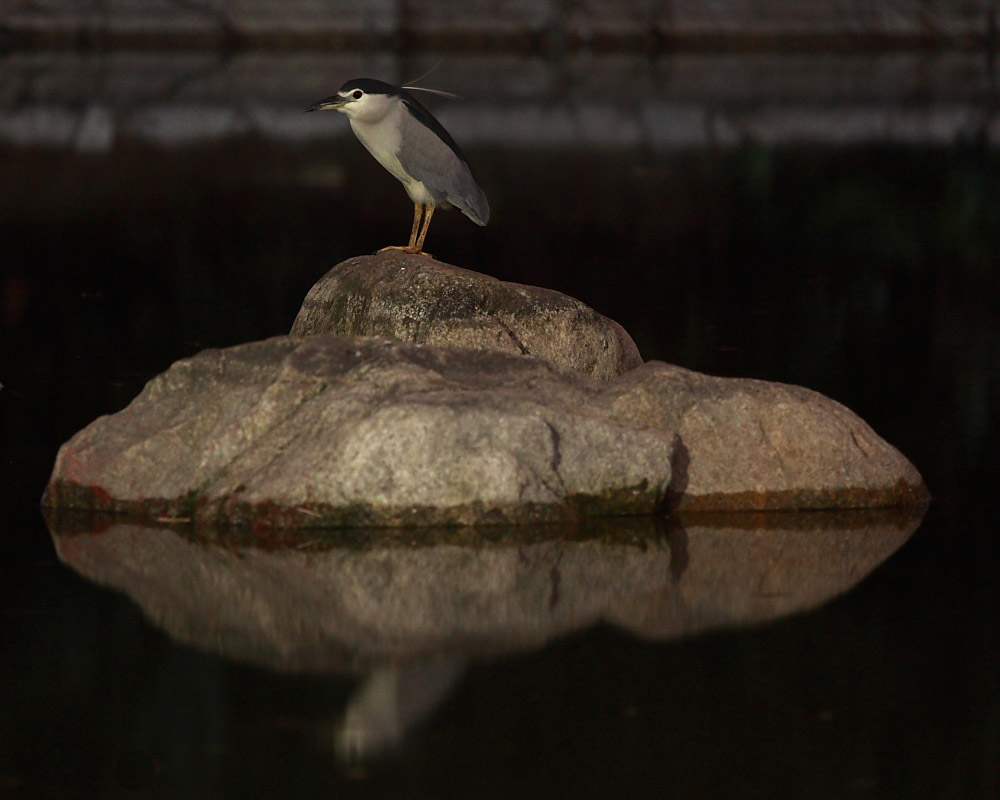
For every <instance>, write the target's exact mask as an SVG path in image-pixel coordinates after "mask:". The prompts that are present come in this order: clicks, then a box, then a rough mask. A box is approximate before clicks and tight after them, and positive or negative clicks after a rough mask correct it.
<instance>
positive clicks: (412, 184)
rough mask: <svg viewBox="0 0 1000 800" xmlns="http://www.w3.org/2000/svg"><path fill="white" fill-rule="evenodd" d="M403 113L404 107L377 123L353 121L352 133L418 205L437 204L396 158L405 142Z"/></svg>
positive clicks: (391, 112)
mask: <svg viewBox="0 0 1000 800" xmlns="http://www.w3.org/2000/svg"><path fill="white" fill-rule="evenodd" d="M403 113H404V112H403V107H402V104H400V105H399V106H397V107H396V108H394V109H392V110H391V111H389V113H388V114H386V115H385V116H384V117H382V118H381V119H380V120H378V121H377V122H364V121H362V120H360V119H355V118H352V119H351V129H352V130H353V131H354V135H355V136H357V137H358V140H359V141H360V142H361V144H363V145H364V146H365V148H366V149H367V150H368V152H369V153H371V154H372V155H373V156H374V157H375V160H376V161H378V163H379V164H381V165H382V166H383V167H385V168H386V169H387V170H389V172H390V173H392V175H393V176H394V177H395V178H396V180H398V181H399V182H400V183H402V184H403V186H404V187H406V193H407V194H408V195H409V196H410V199H411V200H412V201H413V202H414V203H427V202H433V201H432V200H431V198H430V195H429V194H428V192H427V190H426V189H425V188H424V185H423V184H422V183H421V182H420V181H418V180H415V179H413V178H412V177H410V176H409V175H407V174H406V171H405V170H404V169H403V165H402V164H400V163H399V158H398V157H397V155H396V154H397V153H398V152H399V146H400V143H401V141H402V139H401V131H402V125H401V124H400V123H401V116H400V115H401V114H403Z"/></svg>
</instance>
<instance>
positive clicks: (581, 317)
mask: <svg viewBox="0 0 1000 800" xmlns="http://www.w3.org/2000/svg"><path fill="white" fill-rule="evenodd" d="M331 333H332V334H339V335H345V336H389V337H391V338H393V339H399V340H402V341H407V342H417V343H421V344H443V345H453V346H456V347H465V348H476V347H490V348H493V349H496V350H502V351H504V352H508V353H516V354H519V355H533V356H538V357H539V358H544V359H546V360H547V361H551V362H552V363H553V364H556V365H557V366H559V367H562V368H563V369H569V370H573V371H575V372H581V373H584V374H587V375H592V376H593V377H595V378H601V379H604V380H607V379H609V378H614V377H616V376H617V375H620V374H622V373H624V372H628V371H629V370H631V369H634V368H635V367H637V366H639V365H640V364H642V358H641V356H640V355H639V350H638V348H637V347H636V346H635V342H633V341H632V338H631V337H630V336H629V335H628V333H626V332H625V329H624V328H622V326H621V325H619V324H618V323H617V322H615V321H614V320H610V319H608V318H607V317H604V316H602V315H600V314H598V313H597V312H596V311H594V310H593V309H592V308H590V307H589V306H587V305H586V304H584V303H581V302H580V301H579V300H576V299H574V298H572V297H568V296H567V295H564V294H561V293H560V292H556V291H552V290H551V289H542V288H539V287H535V286H523V285H521V284H518V283H506V282H504V281H500V280H497V279H496V278H492V277H490V276H488V275H481V274H479V273H477V272H472V271H470V270H466V269H461V268H460V267H454V266H451V265H450V264H444V263H442V262H440V261H435V260H433V259H430V258H426V257H424V256H417V255H410V254H407V253H402V252H399V251H389V252H386V253H381V254H379V255H374V256H358V257H356V258H351V259H348V260H347V261H344V262H342V263H340V264H338V265H337V266H335V267H334V268H333V269H331V270H330V271H329V272H328V273H327V274H326V275H324V276H323V277H322V278H321V279H320V280H319V281H318V282H317V283H316V285H315V286H313V288H312V289H311V290H310V291H309V294H308V295H307V296H306V299H305V302H303V304H302V308H301V310H300V311H299V314H298V316H297V317H296V318H295V323H294V324H293V325H292V330H291V335H292V336H310V335H314V334H331Z"/></svg>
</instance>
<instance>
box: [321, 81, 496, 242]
mask: <svg viewBox="0 0 1000 800" xmlns="http://www.w3.org/2000/svg"><path fill="white" fill-rule="evenodd" d="M407 88H410V89H411V90H415V87H407ZM422 91H430V90H422ZM306 110H307V111H327V110H331V111H340V112H341V113H343V114H346V115H347V117H348V119H350V121H351V128H352V129H353V130H354V134H355V136H357V137H358V139H360V140H361V144H363V145H364V146H365V147H366V148H367V149H368V152H369V153H371V154H372V155H373V156H375V160H376V161H378V163H379V164H381V165H382V166H383V167H385V168H386V169H387V170H389V172H391V173H392V174H393V175H394V176H395V178H396V179H397V180H398V181H400V182H401V183H402V184H403V186H404V187H405V188H406V193H407V194H408V195H409V196H410V200H412V201H413V228H412V230H411V231H410V242H409V244H407V245H406V246H405V247H404V246H399V245H397V246H392V247H383V248H382V249H381V250H379V252H380V253H381V252H383V251H385V250H404V251H405V252H407V253H423V249H424V239H425V238H426V237H427V229H428V228H429V227H430V224H431V217H432V216H434V209H435V208H436V207H437V206H443V207H446V208H447V207H448V206H454V207H455V208H457V209H459V210H460V211H461V212H462V213H463V214H465V216H467V217H468V218H469V219H471V220H472V221H473V222H475V223H476V224H477V225H485V224H486V223H487V222H489V219H490V204H489V203H488V202H487V200H486V195H485V194H484V193H483V190H482V189H480V188H479V184H478V183H476V179H475V178H473V177H472V171H471V170H470V169H469V162H468V161H466V160H465V156H463V155H462V151H461V150H459V149H458V145H457V144H455V140H454V139H452V138H451V135H450V134H449V133H448V131H446V130H445V129H444V127H442V125H441V123H440V122H438V121H437V120H436V119H434V117H433V116H432V115H431V113H430V112H429V111H428V110H427V109H426V108H424V107H423V106H422V105H420V103H419V102H418V101H417V99H416V98H415V97H414V96H413V95H412V94H410V92H408V91H407V89H406V88H403V87H400V86H393V85H392V84H390V83H383V82H382V81H377V80H373V79H372V78H357V79H355V80H352V81H348V82H347V83H345V84H344V85H343V86H341V87H340V91H338V92H337V93H336V94H335V95H333V96H332V97H327V98H326V99H325V100H320V101H319V102H318V103H313V105H311V106H309V108H308V109H306ZM421 218H422V220H423V224H422V225H421ZM424 255H426V253H424Z"/></svg>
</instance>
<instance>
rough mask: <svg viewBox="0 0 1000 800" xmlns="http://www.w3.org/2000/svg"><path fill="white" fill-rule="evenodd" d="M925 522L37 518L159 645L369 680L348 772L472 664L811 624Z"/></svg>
mask: <svg viewBox="0 0 1000 800" xmlns="http://www.w3.org/2000/svg"><path fill="white" fill-rule="evenodd" d="M923 511H924V508H923V506H912V507H905V508H896V509H875V510H866V511H854V512H829V513H828V512H806V513H767V514H765V513H760V514H753V513H749V514H748V513H745V514H728V515H727V514H714V515H697V516H695V515H690V516H686V517H684V518H683V519H682V520H673V519H660V518H629V519H624V520H623V519H618V520H610V521H594V522H587V523H585V524H584V523H581V524H580V526H578V527H566V526H546V527H541V528H539V527H519V528H493V529H460V528H455V529H441V530H433V531H428V530H420V531H416V530H380V531H372V530H368V531H360V532H359V531H357V530H354V531H327V532H317V531H315V530H313V531H308V532H295V533H290V532H279V533H277V534H268V535H267V536H268V538H266V539H261V538H259V537H255V536H254V535H253V534H251V533H249V532H247V531H245V530H244V531H240V530H205V529H203V528H198V529H188V528H178V527H177V526H173V527H167V526H162V527H156V526H151V525H139V524H132V523H128V522H124V521H108V520H96V521H95V520H94V519H93V518H90V519H89V520H87V521H82V520H70V521H66V520H65V519H63V518H59V519H53V520H51V521H50V524H51V527H52V530H53V539H54V542H55V546H56V550H57V552H58V554H59V557H60V559H61V560H62V561H63V562H64V563H66V564H67V565H69V566H70V567H72V568H73V569H74V570H75V571H77V572H79V573H80V574H81V575H83V576H85V577H86V578H88V579H90V580H92V581H94V582H96V583H99V584H102V585H104V586H109V587H113V588H115V589H118V590H121V591H124V592H125V593H126V594H127V595H128V596H129V597H130V598H131V599H132V600H133V601H134V602H135V603H137V604H138V605H139V606H140V608H141V609H142V610H143V612H144V613H145V615H146V616H147V617H148V618H149V620H150V621H151V622H152V623H153V624H154V625H156V626H157V627H160V628H162V629H163V630H165V631H166V632H167V633H168V634H169V635H170V636H171V637H172V638H173V639H175V640H177V641H179V642H182V643H185V644H189V645H193V646H195V647H198V648H200V649H203V650H207V651H210V652H213V653H217V654H220V655H222V656H225V657H227V658H231V659H235V660H238V661H241V662H246V663H251V664H254V665H258V666H263V667H266V668H269V669H273V670H278V671H283V672H299V673H301V672H311V673H337V674H360V675H365V676H366V680H365V681H364V682H363V683H362V684H361V685H360V687H359V688H358V689H357V690H356V691H355V693H354V695H353V696H352V698H351V700H350V701H349V703H348V707H347V709H346V710H345V711H344V712H342V713H341V714H340V715H339V721H338V723H337V724H336V725H335V726H334V735H333V742H334V744H335V745H336V747H337V750H338V752H339V753H340V755H341V756H343V757H349V758H364V757H369V756H371V755H374V754H376V753H378V752H381V751H384V750H386V749H388V748H391V747H392V746H394V745H395V744H397V743H399V742H400V741H401V740H402V739H403V737H404V736H405V734H406V732H407V731H408V730H410V729H412V728H413V727H414V726H415V725H416V724H417V723H419V722H420V720H421V719H423V718H425V717H426V716H427V715H428V714H429V713H430V712H431V711H433V709H434V708H435V707H436V706H437V705H438V704H439V703H440V702H441V701H443V700H444V698H445V697H447V695H448V694H449V692H450V690H451V688H452V687H453V686H454V685H455V684H456V682H457V681H458V679H459V678H460V677H461V675H462V673H463V671H464V669H465V666H466V664H467V663H469V662H470V661H473V660H476V659H483V658H488V657H490V656H493V655H496V654H500V653H504V652H516V651H521V650H526V649H532V648H537V647H540V646H542V645H543V644H544V643H545V642H547V641H549V640H551V639H552V638H554V637H556V636H560V635H562V634H566V633H569V632H571V631H576V630H581V629H583V628H586V627H589V626H592V625H594V624H597V623H600V622H604V623H609V624H612V625H615V626H619V627H621V628H624V629H626V630H628V631H631V632H632V633H634V634H636V635H639V636H642V637H645V638H648V639H654V640H665V639H670V638H674V637H678V636H683V635H688V634H693V633H697V632H699V631H706V630H710V629H714V628H722V627H729V626H745V625H753V624H759V623H763V622H766V621H767V620H771V619H775V618H777V617H781V616H784V615H787V614H791V613H794V612H798V611H804V610H807V609H810V608H814V607H816V606H818V605H820V604H822V603H823V602H825V601H827V600H829V599H830V598H832V597H834V596H836V595H837V594H840V593H842V592H844V591H846V590H847V589H849V588H851V587H852V586H854V585H855V584H857V583H858V582H859V581H860V580H861V579H862V578H864V577H865V576H866V575H867V574H868V573H870V572H871V571H872V570H873V569H874V568H875V567H876V566H877V565H878V564H880V563H881V562H882V561H884V560H885V559H886V558H887V557H888V556H889V555H890V554H891V553H893V552H894V551H895V550H896V549H898V548H899V547H900V546H901V545H902V544H903V543H904V542H905V541H906V540H907V538H908V537H909V536H910V535H911V534H912V533H913V531H914V530H915V529H916V528H917V526H918V525H919V523H920V519H921V518H922V516H923Z"/></svg>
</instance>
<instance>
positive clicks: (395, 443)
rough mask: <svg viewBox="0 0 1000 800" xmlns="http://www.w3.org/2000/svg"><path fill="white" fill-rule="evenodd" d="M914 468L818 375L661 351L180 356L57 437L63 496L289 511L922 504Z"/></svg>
mask: <svg viewBox="0 0 1000 800" xmlns="http://www.w3.org/2000/svg"><path fill="white" fill-rule="evenodd" d="M926 496H927V494H926V489H925V488H924V486H923V483H922V481H921V478H920V475H919V474H918V473H917V471H916V470H915V469H914V468H913V466H912V465H911V464H910V463H909V462H908V461H907V460H906V459H905V458H904V457H903V456H902V455H901V454H900V453H899V452H898V451H897V450H896V449H895V448H893V447H892V446H891V445H889V444H888V443H886V442H885V441H883V440H882V439H881V438H879V437H878V435H877V434H875V432H874V431H872V429H871V428H870V427H868V425H866V424H865V423H864V422H863V421H862V420H860V419H859V418H858V417H857V416H856V415H854V414H852V413H851V412H850V411H848V410H847V409H846V408H844V407H843V406H841V405H839V404H838V403H836V402H834V401H832V400H829V399H828V398H825V397H823V396H822V395H819V394H816V393H815V392H811V391H808V390H806V389H801V388H798V387H792V386H784V385H781V384H773V383H766V382H762V381H750V380H738V379H725V378H713V377H709V376H706V375H699V374H697V373H693V372H690V371H688V370H684V369H681V368H679V367H672V366H669V365H667V364H662V363H658V362H650V363H648V364H645V365H643V366H641V367H639V368H637V369H635V370H632V371H631V372H629V373H627V374H626V375H623V376H622V377H620V378H617V379H613V380H607V381H601V380H597V379H595V378H591V377H588V376H585V375H580V374H577V373H572V372H568V371H563V370H560V369H558V368H556V367H555V366H554V365H553V364H551V363H549V362H547V361H543V360H541V359H538V358H534V357H531V356H521V355H511V354H507V353H503V352H500V351H497V350H493V349H482V350H471V349H464V348H456V347H445V346H438V347H431V346H425V345H421V344H412V343H404V342H397V341H392V340H389V339H384V338H369V337H338V336H309V337H291V336H285V337H276V338H273V339H268V340H266V341H262V342H255V343H251V344H246V345H240V346H238V347H232V348H228V349H226V350H207V351H204V352H202V353H200V354H198V355H196V356H194V357H192V358H189V359H185V360H183V361H179V362H177V363H176V364H174V365H173V366H172V367H171V368H170V369H169V370H167V371H166V372H165V373H163V374H162V375H159V376H157V377H156V378H154V379H153V380H152V381H150V382H149V383H148V384H147V385H146V387H145V388H144V389H143V391H142V392H141V393H140V395H139V396H138V397H137V398H136V399H135V400H134V401H133V402H132V403H131V404H130V405H129V406H128V407H127V408H126V409H124V410H123V411H120V412H119V413H117V414H114V415H112V416H109V417H102V418H100V419H98V420H96V421H94V422H93V423H91V424H90V425H89V426H88V427H87V428H85V429H84V430H82V431H81V432H79V433H78V434H77V435H76V436H74V437H73V438H72V439H71V440H70V441H69V442H67V443H66V444H65V445H63V447H62V448H61V449H60V451H59V455H58V457H57V459H56V464H55V468H54V470H53V474H52V478H51V481H50V483H49V486H48V488H47V490H46V495H45V499H44V502H45V504H46V505H49V506H58V507H82V508H97V509H109V510H117V511H126V512H131V513H135V514H138V515H141V516H144V517H147V518H148V517H157V516H170V517H182V518H184V517H194V518H196V519H198V520H201V521H217V522H222V523H235V524H255V525H261V524H271V525H283V526H314V525H431V524H479V523H495V522H536V521H544V520H555V519H565V518H567V517H577V516H579V515H594V516H602V515H617V514H640V513H653V512H655V511H658V510H660V509H662V508H663V507H664V506H665V505H679V506H681V507H686V508H710V509H711V508H724V509H750V508H756V509H762V508H764V509H774V508H838V507H839V508H850V507H862V506H884V505H896V504H902V503H911V502H915V501H919V500H923V499H925V498H926Z"/></svg>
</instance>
